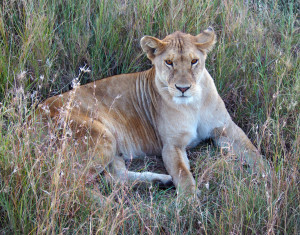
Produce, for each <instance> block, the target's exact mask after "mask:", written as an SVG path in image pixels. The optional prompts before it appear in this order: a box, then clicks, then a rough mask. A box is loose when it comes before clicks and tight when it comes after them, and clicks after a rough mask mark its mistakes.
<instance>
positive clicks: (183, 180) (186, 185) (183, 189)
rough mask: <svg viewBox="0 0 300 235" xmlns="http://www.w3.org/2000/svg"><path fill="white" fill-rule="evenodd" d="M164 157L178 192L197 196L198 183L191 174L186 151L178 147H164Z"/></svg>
mask: <svg viewBox="0 0 300 235" xmlns="http://www.w3.org/2000/svg"><path fill="white" fill-rule="evenodd" d="M162 157H163V161H164V165H165V167H166V169H167V171H168V173H169V174H170V175H171V176H172V178H173V183H174V185H175V186H176V189H177V192H178V193H179V194H181V193H184V194H195V192H196V191H197V190H196V183H195V180H194V177H193V175H192V173H191V172H190V167H189V162H188V158H187V155H186V150H185V149H184V148H179V147H176V146H164V148H163V151H162Z"/></svg>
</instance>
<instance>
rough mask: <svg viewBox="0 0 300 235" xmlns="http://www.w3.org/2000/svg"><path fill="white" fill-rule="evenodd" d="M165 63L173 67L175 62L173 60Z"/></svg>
mask: <svg viewBox="0 0 300 235" xmlns="http://www.w3.org/2000/svg"><path fill="white" fill-rule="evenodd" d="M165 63H166V64H167V65H170V66H173V61H172V60H165Z"/></svg>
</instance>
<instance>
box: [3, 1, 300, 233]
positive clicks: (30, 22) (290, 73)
mask: <svg viewBox="0 0 300 235" xmlns="http://www.w3.org/2000/svg"><path fill="white" fill-rule="evenodd" d="M299 9H300V7H299V3H298V2H297V1H293V0H289V1H280V0H275V1H263V0H261V1H240V0H226V1H217V0H213V1H205V0H203V1H194V0H189V1H175V0H171V1H165V0H150V1H146V0H141V1H136V0H132V1H109V0H106V1H105V0H104V1H93V0H88V1H87V0H77V1H71V0H66V1H56V0H52V1H51V0H41V1H32V0H27V1H9V0H4V1H2V2H1V3H0V48H1V53H0V102H1V103H0V232H1V233H8V234H33V233H38V234H40V233H66V234H70V233H79V234H82V233H84V234H92V233H93V234H94V233H100V234H102V233H103V234H117V233H119V234H137V233H142V234H196V233H199V234H230V233H231V234H266V233H267V234H299V231H300V207H299V204H300V196H299V195H300V186H299V182H300V159H299V156H300V116H299V113H300V109H299V107H300V106H299V101H300V97H299V96H300V95H299V94H300V79H299V75H300V74H299V73H300V72H299V71H300V60H299V39H300V34H299V20H298V19H297V17H299V15H298V14H299ZM210 25H212V26H213V27H214V28H215V30H216V33H217V35H218V43H217V45H216V47H215V48H214V50H213V51H212V52H211V53H210V54H209V56H208V59H207V62H206V64H207V65H206V67H207V68H208V70H209V72H210V73H211V75H212V77H213V78H214V79H215V83H216V86H217V88H218V90H219V93H220V94H221V96H222V98H223V99H224V101H225V103H226V106H227V108H228V110H229V112H230V114H231V116H232V117H233V119H234V121H235V122H237V123H238V125H239V126H241V127H242V129H243V130H244V131H245V132H246V133H247V134H248V136H249V137H250V138H251V140H252V141H253V142H254V144H255V145H256V146H257V147H258V148H259V150H260V151H261V152H262V153H263V154H264V155H265V157H266V158H267V159H268V161H269V162H270V163H271V165H272V167H273V171H272V174H271V177H270V179H269V180H268V181H266V179H261V178H258V177H257V176H255V175H251V174H249V173H248V172H247V171H246V170H245V169H241V168H240V167H239V166H237V164H235V163H234V161H233V160H232V159H231V158H230V156H227V155H226V154H223V153H222V152H220V151H219V150H218V149H215V148H214V147H213V146H212V145H211V144H210V143H205V144H203V145H201V146H199V147H198V148H197V149H195V150H193V151H191V152H190V153H189V156H190V159H191V166H192V171H193V174H194V176H195V178H196V179H197V183H198V187H199V189H200V190H201V196H200V198H199V199H198V200H194V201H193V200H192V199H189V200H181V199H179V198H177V196H176V193H175V190H174V189H166V190H161V189H158V188H157V187H156V186H154V185H153V186H150V185H149V186H140V185H138V184H133V185H131V184H125V185H115V184H110V183H109V182H106V181H105V180H104V179H103V178H102V176H99V179H98V180H97V181H95V182H91V183H89V184H86V183H85V180H86V179H85V175H84V172H80V173H78V174H74V170H76V169H77V167H78V164H80V162H81V156H78V155H77V154H76V148H77V145H76V143H75V142H74V141H72V139H70V137H68V136H67V135H63V136H62V137H57V136H59V135H56V132H57V130H52V129H53V128H52V129H51V123H49V127H50V128H49V129H47V131H48V132H47V134H46V137H45V136H43V135H45V133H43V131H41V128H40V126H38V124H37V122H36V120H35V119H33V122H29V120H28V117H29V116H30V115H32V114H33V112H34V108H35V106H36V104H38V103H39V102H40V101H41V100H44V99H45V98H47V97H49V96H52V95H56V94H59V93H61V92H64V91H67V90H69V89H70V87H71V83H72V80H73V79H74V77H76V76H77V75H78V73H79V68H80V67H83V66H84V65H87V66H88V67H89V68H90V69H91V73H89V74H85V75H84V76H83V77H82V79H81V83H86V82H90V81H93V80H97V79H101V78H103V77H107V76H110V75H115V74H119V73H127V72H135V71H142V70H144V69H147V68H149V67H150V62H149V61H148V60H147V59H146V57H145V55H144V54H143V53H142V50H141V48H140V46H139V40H140V38H141V37H142V36H144V35H152V36H157V37H159V38H163V37H164V36H166V35H167V34H169V33H172V32H174V31H176V30H181V31H184V32H188V33H191V34H194V35H195V34H197V33H199V32H200V31H201V30H203V29H205V28H207V27H208V26H210ZM161 166H162V163H161V160H160V158H154V159H150V160H149V159H148V160H145V162H133V163H131V167H135V168H138V169H139V170H145V169H149V170H155V171H164V169H163V168H162V167H161Z"/></svg>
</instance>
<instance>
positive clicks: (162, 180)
mask: <svg viewBox="0 0 300 235" xmlns="http://www.w3.org/2000/svg"><path fill="white" fill-rule="evenodd" d="M110 173H111V177H112V178H114V180H117V181H118V180H119V181H121V182H126V181H130V182H134V181H138V182H145V183H158V184H163V186H171V185H172V184H173V183H172V177H171V176H170V175H165V174H157V173H153V172H133V171H128V170H127V168H126V166H125V161H124V159H123V158H121V157H115V158H114V160H113V162H112V165H111V171H110Z"/></svg>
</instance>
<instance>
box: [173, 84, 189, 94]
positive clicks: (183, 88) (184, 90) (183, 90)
mask: <svg viewBox="0 0 300 235" xmlns="http://www.w3.org/2000/svg"><path fill="white" fill-rule="evenodd" d="M175 87H176V88H177V89H178V90H180V91H181V92H182V93H184V92H186V91H187V90H188V89H190V88H191V86H185V87H184V86H177V85H176V84H175Z"/></svg>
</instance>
